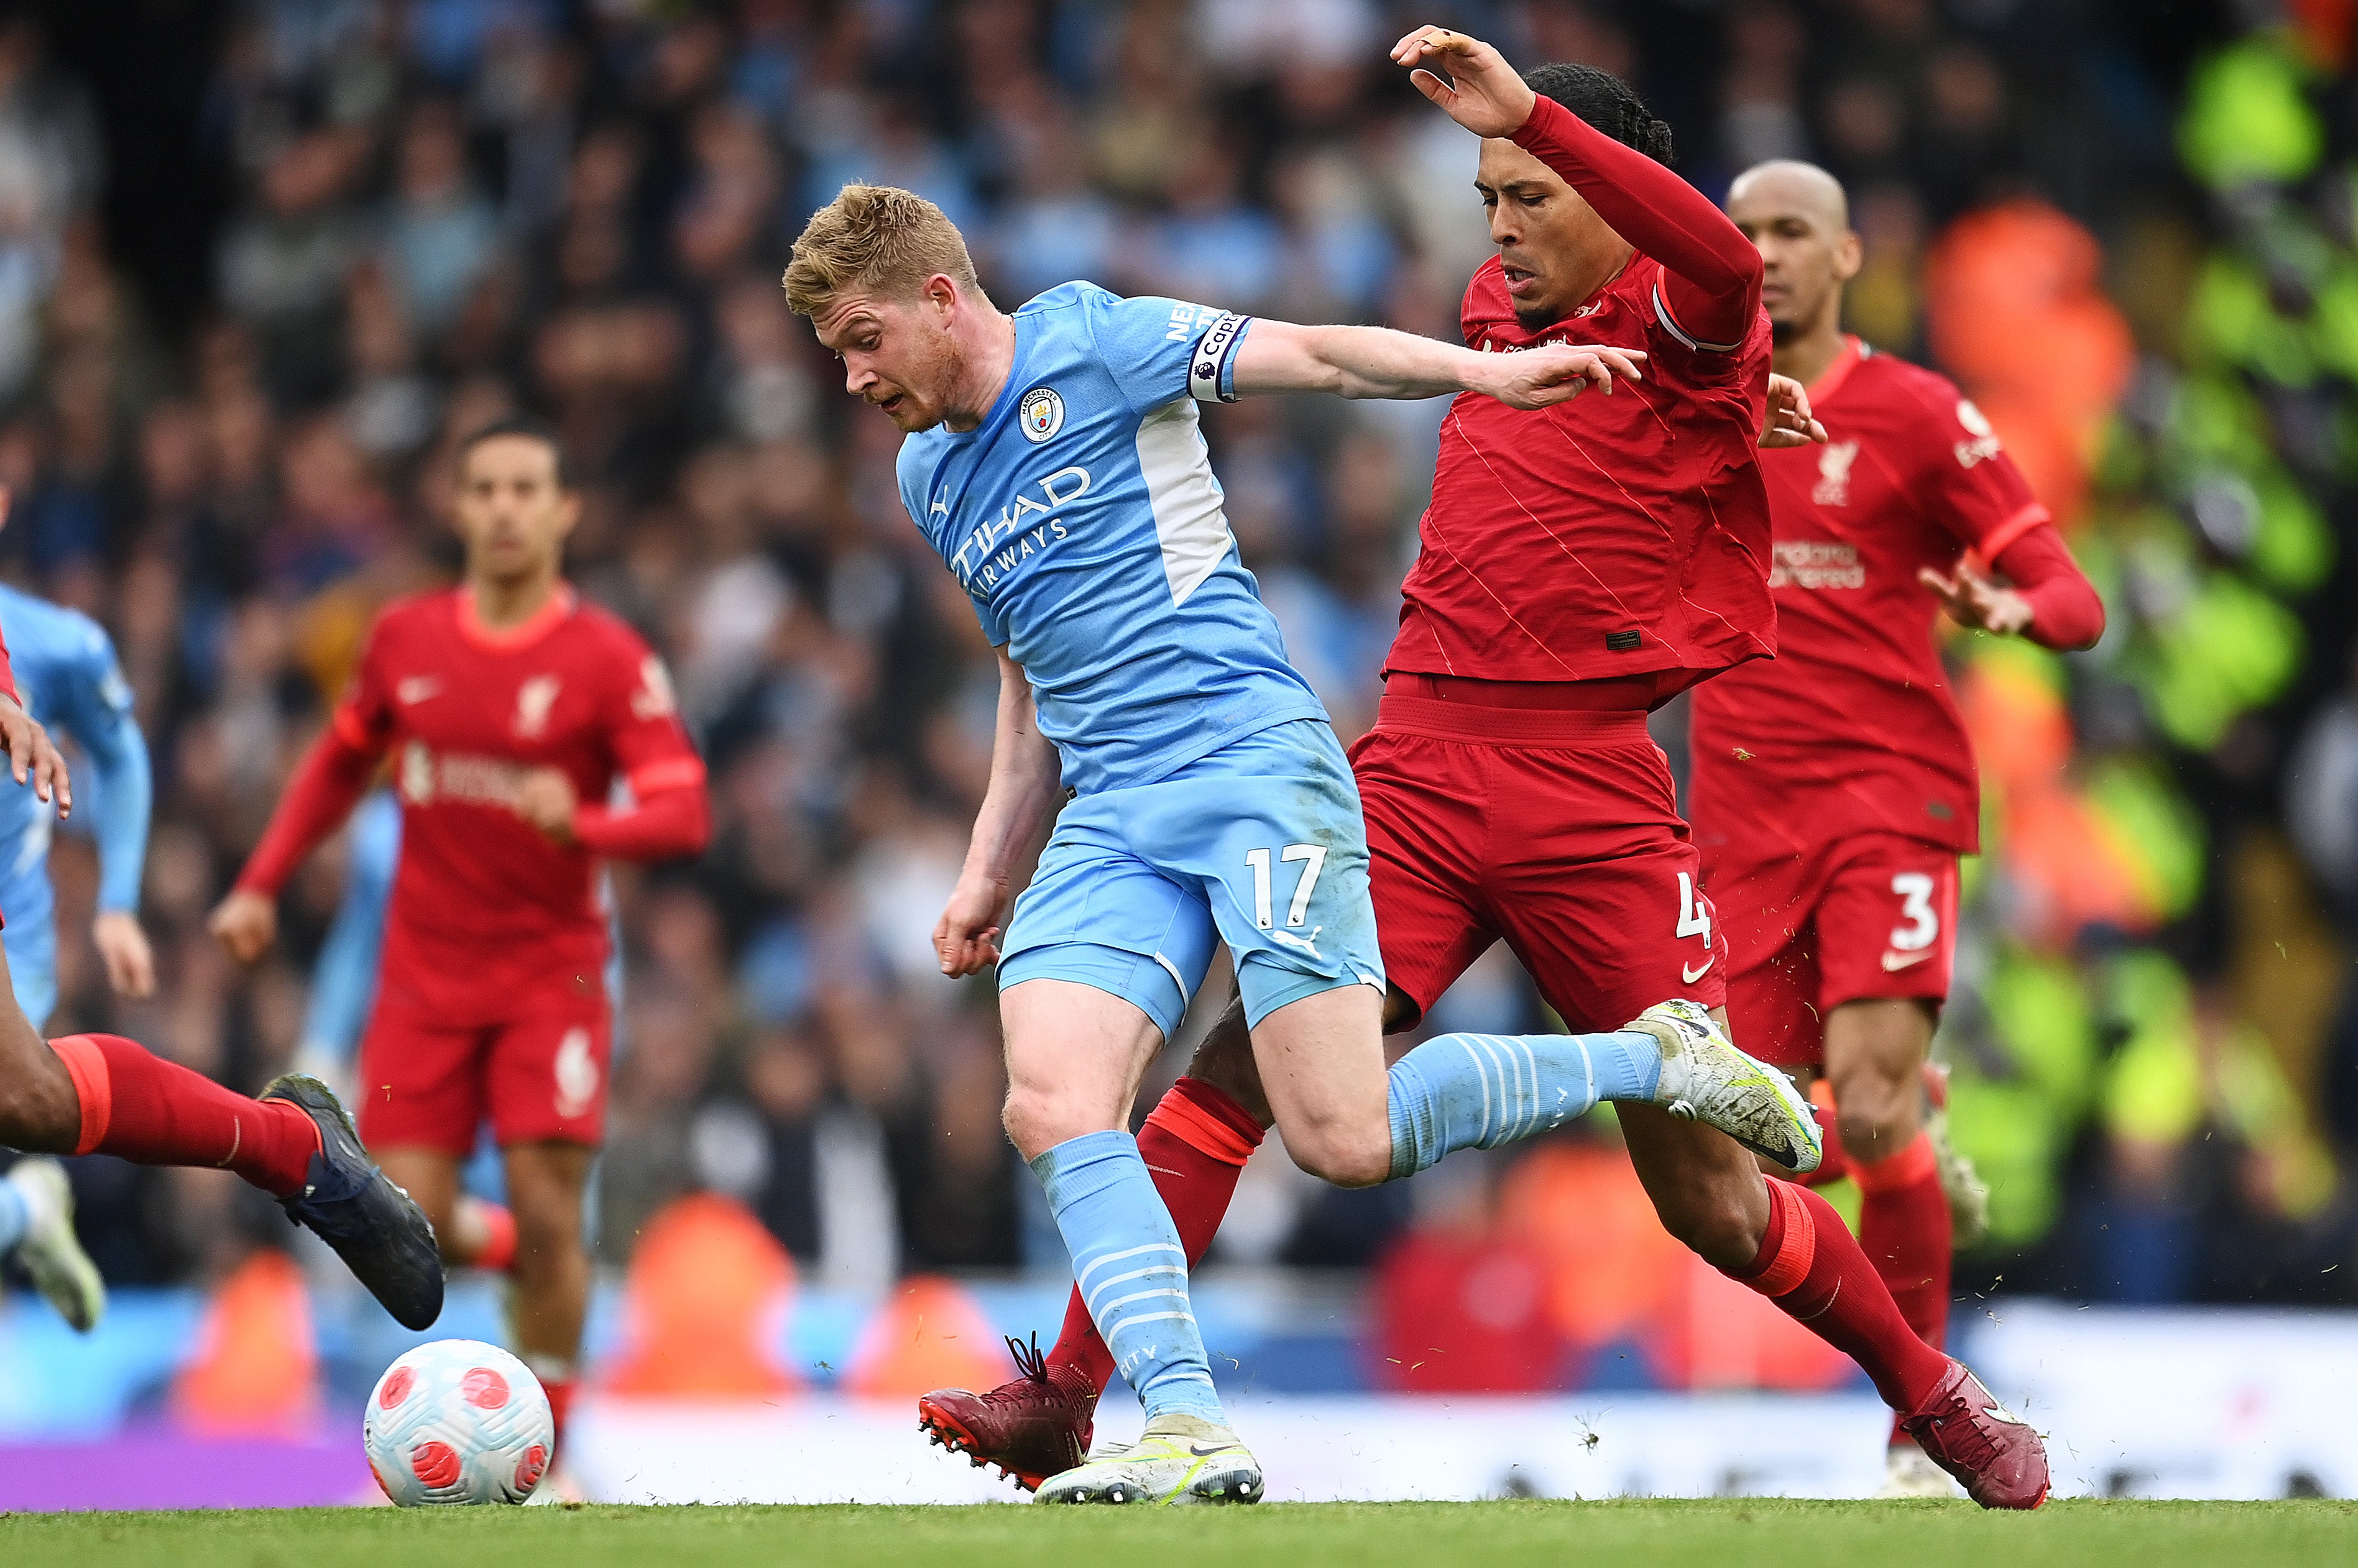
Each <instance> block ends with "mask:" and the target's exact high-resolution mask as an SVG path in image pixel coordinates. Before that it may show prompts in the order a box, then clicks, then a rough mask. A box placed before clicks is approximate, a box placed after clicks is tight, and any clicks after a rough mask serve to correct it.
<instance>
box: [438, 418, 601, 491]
mask: <svg viewBox="0 0 2358 1568" xmlns="http://www.w3.org/2000/svg"><path fill="white" fill-rule="evenodd" d="M503 436H522V437H523V438H525V440H527V441H538V442H539V443H540V444H541V445H542V446H544V447H546V448H547V449H548V455H549V456H550V457H552V458H554V459H556V460H557V489H559V490H572V489H574V488H575V475H574V472H573V465H572V463H571V462H569V461H568V460H567V459H566V456H565V443H564V442H563V441H560V440H558V439H557V427H555V426H553V425H551V424H550V423H549V422H548V421H547V420H546V419H537V418H535V417H534V416H531V415H529V414H509V415H505V416H502V417H500V418H497V419H494V420H492V422H491V423H490V424H488V425H486V426H484V427H482V428H481V429H480V430H477V431H476V432H475V433H474V434H473V435H471V436H470V437H468V438H466V439H465V440H463V441H461V442H460V443H459V466H460V468H461V469H464V468H465V467H466V466H467V459H468V457H469V456H470V455H471V453H472V452H473V451H474V449H476V448H477V447H480V446H481V445H482V444H483V443H484V442H485V441H496V440H498V439H499V438H501V437H503Z"/></svg>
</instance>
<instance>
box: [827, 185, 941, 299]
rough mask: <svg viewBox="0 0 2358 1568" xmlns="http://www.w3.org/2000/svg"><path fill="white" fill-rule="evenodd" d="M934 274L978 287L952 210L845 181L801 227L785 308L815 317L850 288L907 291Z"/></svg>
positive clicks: (893, 191)
mask: <svg viewBox="0 0 2358 1568" xmlns="http://www.w3.org/2000/svg"><path fill="white" fill-rule="evenodd" d="M936 273H945V274H947V275H948V276H949V277H950V278H951V279H952V280H953V281H954V282H956V283H957V286H958V287H960V288H966V289H971V290H973V291H975V292H976V293H980V292H981V285H980V284H979V283H978V282H976V280H975V276H974V258H973V257H971V256H969V255H968V254H967V249H966V237H965V236H964V235H963V234H960V233H959V232H958V231H957V224H956V223H953V222H950V220H949V215H948V214H947V213H946V212H944V211H942V210H941V209H940V208H938V207H936V206H935V205H934V204H933V203H932V202H930V201H928V200H925V198H924V197H922V196H920V195H918V194H917V193H916V192H915V191H914V190H903V189H900V188H898V187H897V186H891V185H847V186H845V187H844V188H843V189H842V190H841V191H839V192H838V194H837V196H836V198H835V200H832V201H830V202H828V203H827V205H826V206H824V207H822V208H820V209H819V210H818V211H817V212H814V213H812V214H811V221H810V222H807V223H806V224H804V225H803V232H802V238H800V239H798V240H796V241H795V250H794V257H793V259H792V260H790V261H789V262H788V263H787V264H786V276H785V278H784V283H785V286H786V306H787V308H789V309H791V310H793V311H794V312H795V314H796V315H799V316H815V315H817V313H818V312H819V311H821V310H824V309H825V308H827V301H828V300H829V299H831V298H832V297H834V296H836V295H837V294H838V293H840V292H842V291H843V290H845V289H847V288H860V289H864V290H868V291H870V292H872V293H877V294H884V295H891V294H896V293H903V292H909V291H914V289H916V288H917V287H918V286H920V285H921V284H923V283H924V282H925V279H927V278H929V277H932V276H934V275H936Z"/></svg>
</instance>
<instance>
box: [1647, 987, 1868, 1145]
mask: <svg viewBox="0 0 2358 1568" xmlns="http://www.w3.org/2000/svg"><path fill="white" fill-rule="evenodd" d="M1622 1027H1623V1028H1624V1029H1630V1030H1635V1031H1637V1032H1639V1033H1643V1034H1650V1035H1652V1036H1653V1037H1654V1038H1655V1039H1656V1040H1658V1041H1660V1043H1661V1046H1662V1077H1661V1082H1660V1084H1659V1085H1657V1086H1656V1087H1655V1089H1654V1103H1655V1104H1656V1105H1659V1106H1660V1107H1662V1108H1664V1109H1665V1110H1668V1111H1669V1112H1670V1113H1671V1115H1672V1116H1675V1117H1681V1118H1683V1119H1687V1120H1690V1121H1700V1122H1704V1123H1705V1124H1707V1125H1709V1126H1712V1127H1716V1128H1718V1129H1719V1130H1721V1131H1722V1132H1725V1133H1726V1134H1727V1135H1728V1136H1729V1137H1730V1138H1733V1139H1735V1140H1736V1141H1737V1142H1738V1143H1741V1144H1743V1145H1744V1146H1745V1147H1746V1148H1747V1149H1749V1150H1751V1151H1752V1152H1754V1153H1756V1154H1758V1155H1760V1156H1761V1157H1763V1158H1764V1159H1768V1160H1774V1161H1775V1162H1777V1163H1779V1165H1782V1166H1784V1167H1785V1169H1787V1170H1788V1171H1790V1172H1792V1173H1794V1174H1796V1175H1807V1174H1808V1173H1810V1172H1812V1171H1814V1170H1816V1169H1817V1168H1818V1162H1820V1161H1821V1160H1823V1159H1824V1158H1825V1146H1824V1144H1823V1141H1821V1137H1820V1134H1819V1131H1818V1119H1817V1115H1816V1113H1815V1112H1814V1111H1812V1109H1811V1108H1810V1102H1809V1101H1808V1100H1806V1099H1804V1098H1801V1090H1799V1089H1797V1088H1795V1087H1793V1080H1792V1079H1790V1078H1789V1077H1787V1076H1785V1075H1784V1074H1783V1073H1782V1072H1779V1070H1778V1069H1777V1068H1775V1067H1772V1066H1770V1065H1768V1063H1766V1062H1759V1061H1755V1060H1754V1059H1753V1058H1751V1057H1749V1056H1747V1055H1746V1054H1744V1053H1743V1052H1741V1051H1739V1050H1737V1049H1736V1046H1735V1044H1733V1043H1732V1042H1731V1041H1729V1039H1728V1038H1727V1036H1726V1035H1725V1034H1723V1033H1720V1028H1719V1025H1718V1024H1717V1023H1715V1022H1713V1020H1712V1016H1711V1012H1710V1011H1709V1010H1708V1009H1706V1008H1704V1006H1703V1005H1702V1004H1701V1003H1698V1002H1692V1001H1686V1000H1671V1001H1665V1002H1659V1003H1657V1004H1655V1005H1654V1006H1652V1007H1650V1008H1648V1009H1647V1010H1646V1011H1643V1012H1641V1013H1639V1015H1638V1016H1637V1017H1636V1018H1635V1019H1632V1020H1631V1021H1630V1022H1628V1023H1625V1024H1623V1025H1622Z"/></svg>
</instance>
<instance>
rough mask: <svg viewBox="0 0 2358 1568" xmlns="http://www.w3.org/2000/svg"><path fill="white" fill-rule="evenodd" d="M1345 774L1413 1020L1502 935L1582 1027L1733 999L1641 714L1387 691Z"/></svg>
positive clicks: (1389, 956) (1665, 771)
mask: <svg viewBox="0 0 2358 1568" xmlns="http://www.w3.org/2000/svg"><path fill="white" fill-rule="evenodd" d="M1351 770H1352V772H1353V773H1356V774H1357V776H1358V781H1359V801H1360V805H1361V807H1362V808H1363V809H1364V811H1365V812H1366V815H1367V820H1368V851H1369V853H1370V856H1371V865H1370V867H1369V872H1368V875H1369V879H1370V881H1371V882H1372V883H1373V893H1374V898H1375V905H1376V929H1377V932H1378V934H1379V936H1380V938H1381V941H1382V946H1383V954H1384V970H1385V974H1386V977H1387V978H1388V979H1390V982H1391V983H1392V985H1394V986H1395V987H1397V988H1399V989H1401V990H1402V991H1404V992H1406V993H1407V995H1408V997H1409V999H1410V1000H1412V1001H1414V1002H1415V1003H1416V1004H1417V1007H1418V1008H1419V1009H1420V1010H1422V1009H1425V1008H1429V1007H1431V1006H1432V1005H1433V1002H1435V1001H1437V1000H1440V997H1441V994H1442V992H1444V991H1445V990H1447V989H1449V988H1450V985H1451V984H1452V983H1453V982H1454V981H1455V979H1457V977H1458V976H1459V975H1461V974H1464V973H1465V972H1466V966H1467V965H1469V964H1471V963H1473V961H1474V960H1475V959H1476V958H1478V957H1481V956H1482V955H1483V953H1485V952H1486V951H1487V950H1488V948H1489V946H1490V945H1491V944H1492V943H1493V942H1497V941H1499V940H1501V939H1503V940H1504V941H1505V942H1506V944H1507V945H1508V946H1509V947H1511V948H1512V949H1513V950H1514V953H1515V956H1516V957H1518V958H1520V959H1521V960H1522V963H1523V968H1526V969H1527V970H1529V971H1530V972H1531V979H1533V980H1534V981H1536V982H1537V983H1538V985H1539V989H1540V994H1541V996H1542V997H1544V998H1546V999H1547V1002H1548V1005H1549V1006H1551V1007H1552V1008H1554V1009H1555V1010H1556V1011H1557V1012H1558V1013H1560V1014H1562V1015H1563V1021H1564V1022H1565V1024H1566V1025H1567V1026H1568V1027H1570V1028H1572V1029H1574V1030H1575V1031H1579V1032H1582V1033H1588V1032H1593V1031H1601V1030H1609V1029H1618V1028H1619V1027H1621V1025H1623V1024H1624V1023H1627V1022H1628V1021H1629V1020H1631V1019H1633V1018H1635V1017H1637V1016H1638V1015H1639V1013H1641V1012H1643V1011H1646V1009H1648V1008H1650V1007H1651V1006H1653V1005H1654V1004H1655V1003H1656V1002H1659V1001H1667V1000H1670V999H1671V998H1672V997H1686V998H1690V999H1692V1000H1695V1001H1699V1002H1701V1003H1703V1004H1704V1006H1706V1007H1717V1006H1719V1005H1720V1003H1721V1002H1722V1001H1723V1000H1725V995H1726V991H1725V973H1726V968H1727V966H1726V964H1725V961H1724V955H1725V952H1726V950H1727V949H1726V944H1725V939H1724V938H1722V937H1721V936H1720V935H1718V934H1717V933H1718V927H1717V925H1716V923H1715V921H1714V917H1713V914H1712V909H1711V903H1710V901H1709V900H1708V899H1707V898H1705V897H1704V893H1703V891H1702V881H1703V877H1702V865H1701V862H1700V860H1699V859H1698V857H1697V855H1696V853H1695V848H1694V845H1693V843H1692V842H1690V841H1689V839H1688V837H1687V825H1686V823H1685V822H1684V821H1682V819H1681V818H1680V816H1679V811H1678V800H1677V794H1676V791H1675V789H1674V787H1673V785H1672V784H1671V770H1670V764H1669V762H1667V760H1666V759H1665V758H1664V757H1663V755H1662V752H1661V748H1660V747H1659V746H1657V745H1655V744H1654V741H1653V738H1652V737H1651V736H1650V735H1649V734H1648V733H1647V732H1646V716H1645V714H1644V713H1642V712H1632V711H1626V710H1624V711H1612V712H1595V713H1590V712H1563V711H1554V710H1548V709H1525V708H1479V707H1471V706H1468V705H1466V704H1463V703H1459V702H1455V701H1450V700H1447V699H1444V698H1436V697H1402V696H1400V695H1398V694H1397V693H1394V692H1387V693H1386V694H1385V697H1384V699H1383V706H1382V708H1381V709H1380V714H1379V718H1378V719H1377V724H1376V728H1375V729H1374V730H1371V731H1369V732H1368V734H1366V735H1364V736H1362V737H1360V739H1359V741H1358V744H1357V745H1355V746H1353V747H1352V748H1351Z"/></svg>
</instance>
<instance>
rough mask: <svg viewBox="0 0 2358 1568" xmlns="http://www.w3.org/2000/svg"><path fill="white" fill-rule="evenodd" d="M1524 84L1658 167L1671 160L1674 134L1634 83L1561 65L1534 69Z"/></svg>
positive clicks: (1606, 73) (1585, 68)
mask: <svg viewBox="0 0 2358 1568" xmlns="http://www.w3.org/2000/svg"><path fill="white" fill-rule="evenodd" d="M1523 81H1525V82H1527V83H1529V84H1530V86H1531V91H1532V92H1536V93H1538V94H1540V96H1541V97H1543V98H1552V99H1554V100H1555V101H1556V102H1557V103H1561V104H1563V106H1564V107H1565V108H1567V109H1569V110H1571V111H1572V112H1573V113H1574V114H1577V115H1579V116H1580V117H1581V118H1582V119H1584V120H1585V121H1587V122H1588V123H1589V124H1591V125H1594V126H1595V128H1596V129H1598V130H1600V131H1602V132H1604V133H1605V134H1606V135H1608V136H1610V137H1612V138H1613V139H1614V140H1615V141H1617V142H1619V143H1620V144H1621V145H1622V146H1625V147H1635V148H1637V149H1638V150H1639V152H1641V153H1644V154H1645V155H1646V156H1647V157H1650V158H1652V159H1653V160H1654V161H1655V162H1656V163H1659V164H1663V165H1668V164H1669V163H1670V162H1671V128H1670V126H1668V125H1666V124H1663V123H1662V122H1661V121H1660V120H1657V119H1655V118H1654V116H1653V114H1651V113H1650V111H1648V109H1647V108H1646V102H1645V100H1644V99H1642V98H1640V97H1639V96H1638V94H1637V93H1636V92H1633V91H1631V89H1630V86H1629V84H1628V82H1626V81H1622V80H1621V79H1620V78H1619V77H1617V76H1616V75H1614V74H1613V73H1612V72H1611V71H1609V70H1597V69H1596V68H1595V66H1593V65H1576V64H1573V63H1570V62H1557V63H1554V64H1550V65H1540V66H1533V67H1532V68H1531V70H1527V71H1525V72H1523Z"/></svg>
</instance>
